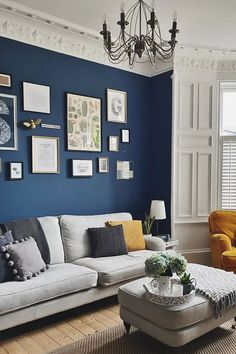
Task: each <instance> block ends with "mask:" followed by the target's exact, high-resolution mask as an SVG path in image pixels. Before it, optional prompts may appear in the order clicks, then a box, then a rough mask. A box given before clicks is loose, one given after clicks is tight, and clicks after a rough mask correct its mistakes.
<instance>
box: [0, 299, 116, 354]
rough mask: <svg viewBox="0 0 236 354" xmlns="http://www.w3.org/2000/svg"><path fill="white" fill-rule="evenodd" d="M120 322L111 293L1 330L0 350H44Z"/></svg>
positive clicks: (1, 353)
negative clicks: (42, 317) (99, 299)
mask: <svg viewBox="0 0 236 354" xmlns="http://www.w3.org/2000/svg"><path fill="white" fill-rule="evenodd" d="M119 323H121V319H120V317H119V305H118V303H117V297H111V298H108V299H104V300H101V301H98V302H95V303H92V304H88V305H86V306H82V307H79V308H77V309H73V310H70V311H67V312H64V313H62V314H56V315H54V316H50V317H47V318H44V319H41V320H38V321H34V322H31V323H28V324H25V325H22V326H18V327H15V328H11V329H9V330H6V331H3V332H0V354H45V353H48V352H50V351H52V350H55V349H57V348H60V347H63V346H65V345H67V344H70V343H73V342H76V341H78V340H80V339H83V338H84V337H86V336H89V335H92V334H94V333H98V332H101V331H104V330H105V329H107V328H110V327H114V326H117V325H118V324H119Z"/></svg>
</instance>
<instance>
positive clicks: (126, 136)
mask: <svg viewBox="0 0 236 354" xmlns="http://www.w3.org/2000/svg"><path fill="white" fill-rule="evenodd" d="M121 142H122V143H126V144H129V143H130V130H129V129H121Z"/></svg>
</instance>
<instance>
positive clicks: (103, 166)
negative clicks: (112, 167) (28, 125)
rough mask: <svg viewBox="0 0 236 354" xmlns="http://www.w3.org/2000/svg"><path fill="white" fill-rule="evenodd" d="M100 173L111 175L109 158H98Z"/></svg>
mask: <svg viewBox="0 0 236 354" xmlns="http://www.w3.org/2000/svg"><path fill="white" fill-rule="evenodd" d="M98 172H99V173H109V158H108V157H99V158H98Z"/></svg>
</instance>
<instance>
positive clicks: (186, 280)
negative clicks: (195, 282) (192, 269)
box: [180, 273, 191, 285]
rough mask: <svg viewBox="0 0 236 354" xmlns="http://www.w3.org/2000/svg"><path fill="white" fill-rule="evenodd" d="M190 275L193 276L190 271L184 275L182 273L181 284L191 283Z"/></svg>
mask: <svg viewBox="0 0 236 354" xmlns="http://www.w3.org/2000/svg"><path fill="white" fill-rule="evenodd" d="M190 277H191V274H190V273H184V275H182V277H181V278H180V281H181V284H183V285H188V284H191V281H190Z"/></svg>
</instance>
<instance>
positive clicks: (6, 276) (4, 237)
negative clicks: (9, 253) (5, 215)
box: [0, 231, 14, 283]
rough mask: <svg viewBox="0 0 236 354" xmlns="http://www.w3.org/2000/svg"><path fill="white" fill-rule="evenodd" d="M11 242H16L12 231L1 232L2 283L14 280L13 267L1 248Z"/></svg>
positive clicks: (0, 262)
mask: <svg viewBox="0 0 236 354" xmlns="http://www.w3.org/2000/svg"><path fill="white" fill-rule="evenodd" d="M9 242H14V239H13V236H12V233H11V231H7V232H6V233H4V234H1V236H0V283H3V282H5V281H9V280H12V273H11V269H10V267H9V266H8V262H7V260H6V258H5V255H4V253H3V252H1V248H2V247H3V246H4V245H6V244H8V243H9Z"/></svg>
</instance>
